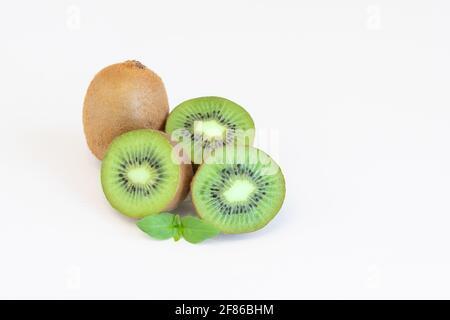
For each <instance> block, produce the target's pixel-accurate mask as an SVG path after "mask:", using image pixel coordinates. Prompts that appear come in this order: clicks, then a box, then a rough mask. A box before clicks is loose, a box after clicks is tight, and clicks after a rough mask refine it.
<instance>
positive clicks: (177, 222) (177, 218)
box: [173, 214, 181, 241]
mask: <svg viewBox="0 0 450 320" xmlns="http://www.w3.org/2000/svg"><path fill="white" fill-rule="evenodd" d="M173 225H174V227H175V228H176V231H175V234H174V235H173V239H174V240H175V241H178V240H180V239H181V217H180V215H179V214H177V215H176V216H175V218H174V219H173Z"/></svg>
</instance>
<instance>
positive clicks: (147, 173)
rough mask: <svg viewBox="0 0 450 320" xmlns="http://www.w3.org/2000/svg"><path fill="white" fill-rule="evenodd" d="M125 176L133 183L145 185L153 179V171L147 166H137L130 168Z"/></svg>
mask: <svg viewBox="0 0 450 320" xmlns="http://www.w3.org/2000/svg"><path fill="white" fill-rule="evenodd" d="M127 176H128V179H129V180H130V181H131V182H132V183H134V184H140V185H146V184H149V183H151V182H152V181H153V180H154V179H155V171H154V170H153V169H152V168H150V167H148V166H138V167H134V168H130V169H129V170H128V173H127Z"/></svg>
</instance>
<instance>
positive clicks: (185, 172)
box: [160, 132, 194, 211]
mask: <svg viewBox="0 0 450 320" xmlns="http://www.w3.org/2000/svg"><path fill="white" fill-rule="evenodd" d="M160 133H161V135H163V136H164V137H166V138H167V140H169V142H170V143H171V144H172V146H175V145H176V144H177V142H175V141H173V140H171V139H170V136H169V135H168V134H167V133H165V132H160ZM181 160H182V163H180V179H179V181H178V188H177V191H176V193H175V196H174V197H173V199H172V201H171V202H170V203H169V204H168V205H167V207H166V208H165V209H164V211H170V210H173V209H176V208H177V207H178V205H179V204H180V202H182V201H183V200H184V199H186V197H187V195H188V193H189V190H190V185H191V181H192V177H193V176H194V172H193V170H192V164H191V162H190V160H189V158H188V157H187V155H183V159H181Z"/></svg>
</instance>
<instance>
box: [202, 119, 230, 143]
mask: <svg viewBox="0 0 450 320" xmlns="http://www.w3.org/2000/svg"><path fill="white" fill-rule="evenodd" d="M226 131H227V127H225V126H224V125H222V124H221V123H219V122H217V121H216V120H206V121H194V133H196V134H199V135H203V136H204V137H206V138H208V139H222V138H224V137H225V133H226Z"/></svg>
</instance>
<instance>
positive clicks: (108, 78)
mask: <svg viewBox="0 0 450 320" xmlns="http://www.w3.org/2000/svg"><path fill="white" fill-rule="evenodd" d="M168 113H169V103H168V100H167V93H166V89H165V87H164V84H163V82H162V80H161V78H160V77H159V76H158V75H157V74H156V73H154V72H153V71H152V70H150V69H148V68H147V67H145V66H144V65H143V64H141V63H140V62H138V61H135V60H129V61H125V62H122V63H117V64H113V65H110V66H108V67H106V68H104V69H103V70H101V71H100V72H98V73H97V74H96V75H95V77H94V79H93V80H92V81H91V83H90V85H89V88H88V90H87V93H86V97H85V99H84V106H83V126H84V133H85V135H86V140H87V144H88V146H89V149H90V150H91V151H92V153H93V154H94V155H95V156H96V157H97V158H98V159H100V160H102V159H103V157H104V156H105V153H106V150H107V149H108V146H109V144H110V143H111V142H112V141H113V139H114V138H116V137H117V136H119V135H121V134H123V133H125V132H128V131H132V130H136V129H155V130H160V129H162V128H163V127H164V125H165V121H166V118H167V115H168Z"/></svg>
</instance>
